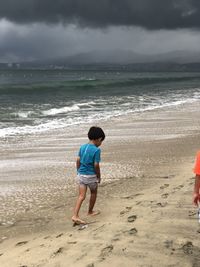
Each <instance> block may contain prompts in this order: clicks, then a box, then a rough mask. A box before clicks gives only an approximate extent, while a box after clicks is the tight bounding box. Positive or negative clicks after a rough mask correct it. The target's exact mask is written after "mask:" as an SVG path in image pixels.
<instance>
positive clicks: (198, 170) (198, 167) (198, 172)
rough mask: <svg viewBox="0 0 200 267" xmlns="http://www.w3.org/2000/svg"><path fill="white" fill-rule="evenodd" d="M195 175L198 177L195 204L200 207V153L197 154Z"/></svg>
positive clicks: (196, 179)
mask: <svg viewBox="0 0 200 267" xmlns="http://www.w3.org/2000/svg"><path fill="white" fill-rule="evenodd" d="M194 173H195V174H196V177H195V184H194V195H193V203H194V204H195V205H196V206H198V203H199V202H200V192H199V190H200V151H199V152H198V153H197V157H196V163H195V167H194Z"/></svg>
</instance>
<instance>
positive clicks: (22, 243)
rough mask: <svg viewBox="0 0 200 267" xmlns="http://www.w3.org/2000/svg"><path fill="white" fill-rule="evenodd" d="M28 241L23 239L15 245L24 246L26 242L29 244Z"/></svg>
mask: <svg viewBox="0 0 200 267" xmlns="http://www.w3.org/2000/svg"><path fill="white" fill-rule="evenodd" d="M27 243H28V241H21V242H18V243H17V244H16V245H15V246H16V247H18V246H23V245H25V244H27Z"/></svg>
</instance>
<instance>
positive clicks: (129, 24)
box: [0, 0, 200, 62]
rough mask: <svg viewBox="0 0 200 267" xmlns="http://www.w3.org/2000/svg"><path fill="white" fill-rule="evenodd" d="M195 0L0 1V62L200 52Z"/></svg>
mask: <svg viewBox="0 0 200 267" xmlns="http://www.w3.org/2000/svg"><path fill="white" fill-rule="evenodd" d="M199 44H200V1H199V0H17V1H16V0H6V1H5V0H0V62H17V61H30V60H37V59H47V58H57V57H66V56H69V55H74V54H77V53H82V52H89V51H96V50H113V49H114V50H117V49H123V50H130V51H134V52H136V53H142V54H156V53H165V52H169V51H178V50H186V51H198V52H200V45H199Z"/></svg>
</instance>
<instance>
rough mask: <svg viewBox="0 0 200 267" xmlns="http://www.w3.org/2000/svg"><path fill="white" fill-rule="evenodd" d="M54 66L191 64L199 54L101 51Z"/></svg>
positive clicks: (75, 57) (199, 60)
mask: <svg viewBox="0 0 200 267" xmlns="http://www.w3.org/2000/svg"><path fill="white" fill-rule="evenodd" d="M53 61H54V63H55V64H56V63H57V64H60V63H62V64H68V65H77V64H80V65H82V64H105V63H108V64H134V63H154V62H173V63H180V64H184V63H193V62H200V52H188V51H172V52H168V53H162V54H154V55H145V54H139V53H135V52H132V51H129V50H102V51H90V52H86V53H79V54H76V55H73V56H69V57H66V58H63V59H57V60H53Z"/></svg>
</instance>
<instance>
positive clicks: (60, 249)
mask: <svg viewBox="0 0 200 267" xmlns="http://www.w3.org/2000/svg"><path fill="white" fill-rule="evenodd" d="M63 249H64V248H63V247H60V248H59V249H57V250H56V251H55V252H54V253H53V254H52V256H51V257H52V258H54V257H56V256H57V255H58V254H60V253H62V252H63Z"/></svg>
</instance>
